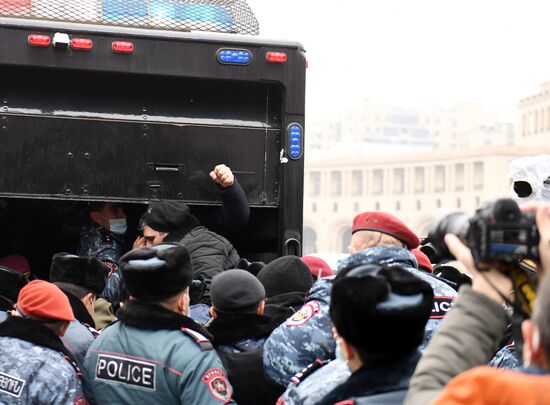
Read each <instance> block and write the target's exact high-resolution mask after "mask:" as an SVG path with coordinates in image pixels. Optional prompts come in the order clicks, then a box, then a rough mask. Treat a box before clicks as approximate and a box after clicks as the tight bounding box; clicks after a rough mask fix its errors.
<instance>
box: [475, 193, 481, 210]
mask: <svg viewBox="0 0 550 405" xmlns="http://www.w3.org/2000/svg"><path fill="white" fill-rule="evenodd" d="M480 204H481V198H480V197H479V196H478V197H476V208H477V207H479V205H480Z"/></svg>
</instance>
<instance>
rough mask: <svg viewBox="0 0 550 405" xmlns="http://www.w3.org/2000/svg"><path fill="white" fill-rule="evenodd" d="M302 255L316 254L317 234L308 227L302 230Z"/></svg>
mask: <svg viewBox="0 0 550 405" xmlns="http://www.w3.org/2000/svg"><path fill="white" fill-rule="evenodd" d="M303 250H304V251H303V254H304V255H309V254H311V253H315V252H317V234H316V233H315V231H314V230H313V229H311V228H309V227H305V228H304V246H303Z"/></svg>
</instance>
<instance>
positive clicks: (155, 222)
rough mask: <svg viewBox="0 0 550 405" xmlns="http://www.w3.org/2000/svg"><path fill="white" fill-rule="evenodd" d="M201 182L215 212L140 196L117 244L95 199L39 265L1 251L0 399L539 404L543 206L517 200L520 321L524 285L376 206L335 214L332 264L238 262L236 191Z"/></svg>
mask: <svg viewBox="0 0 550 405" xmlns="http://www.w3.org/2000/svg"><path fill="white" fill-rule="evenodd" d="M210 177H211V179H212V181H214V182H215V183H216V184H217V186H218V190H219V192H220V195H221V200H222V205H221V206H220V207H219V208H217V211H214V212H212V213H211V215H209V216H208V217H205V218H200V217H197V216H196V215H194V214H193V213H192V212H191V210H190V208H189V206H187V205H186V204H185V203H182V202H174V201H155V202H151V203H150V204H149V205H148V206H147V208H146V210H145V212H144V213H143V215H142V216H141V219H140V223H139V229H140V232H141V233H140V235H139V236H138V237H137V239H135V241H134V242H133V246H132V248H131V249H130V250H129V251H127V252H125V251H124V250H125V249H124V237H125V235H126V233H127V224H126V212H125V209H124V206H122V205H120V204H116V203H111V202H105V203H99V202H98V203H95V202H94V203H91V204H90V205H89V206H88V215H87V219H86V221H85V223H84V224H83V225H82V231H81V235H80V241H79V244H78V247H77V249H76V250H75V252H71V253H65V252H59V253H57V254H55V255H54V256H53V258H52V260H51V263H50V266H49V274H48V277H42V278H43V279H39V278H36V277H33V275H32V274H33V273H34V269H33V268H30V267H29V264H28V261H27V260H26V258H25V257H22V256H20V255H17V254H12V255H9V256H6V257H4V258H2V259H0V357H1V359H2V360H1V361H0V403H2V404H31V403H32V404H78V405H84V404H88V403H89V404H137V403H150V404H198V405H207V404H219V403H224V404H229V403H231V404H232V403H237V404H241V405H243V404H245V405H246V404H259V405H260V404H277V405H309V404H311V405H314V404H322V405H336V404H339V405H351V404H388V405H389V404H407V405H421V404H422V405H424V404H457V405H458V404H493V403H495V404H496V403H498V404H522V405H523V404H527V405H529V404H533V405H534V404H545V403H550V393H548V391H546V389H545V388H546V384H547V383H548V381H549V379H548V377H547V373H548V371H549V370H550V316H549V315H548V314H550V279H548V278H547V277H543V275H544V274H545V271H548V269H549V266H550V207H549V206H548V205H543V204H539V205H536V204H532V205H530V206H528V207H525V208H524V209H526V210H530V211H533V212H535V213H536V214H535V215H536V225H537V229H538V234H539V236H540V243H539V245H538V255H539V257H540V263H535V264H534V265H532V266H530V267H529V266H523V267H522V271H524V272H528V273H529V274H528V276H529V277H530V278H531V279H533V280H534V282H535V284H537V285H538V289H537V292H536V301H535V305H534V311H533V313H532V316H531V317H530V319H523V318H522V319H521V322H518V321H517V319H518V317H517V313H516V311H517V310H518V305H517V302H516V301H517V295H516V294H515V289H516V288H520V287H521V286H519V287H518V286H517V285H515V284H514V283H513V282H512V279H511V278H510V277H509V276H508V275H507V274H506V272H504V271H503V269H502V268H501V267H502V266H500V264H499V263H486V265H485V266H484V267H483V269H482V270H483V271H480V269H479V268H478V267H479V266H478V263H476V262H475V261H474V259H473V257H472V253H471V251H470V249H469V248H468V247H467V246H466V245H465V244H464V241H463V240H461V239H459V238H458V237H457V236H455V235H452V234H447V235H446V236H445V237H444V243H445V244H446V246H447V247H448V249H449V251H450V252H451V253H452V255H453V256H454V258H456V261H450V262H445V263H431V262H430V259H429V258H428V257H427V256H426V255H425V254H424V253H423V252H422V251H421V250H420V249H419V247H420V244H421V240H420V239H419V237H418V236H417V235H416V234H415V233H414V232H413V231H412V230H411V229H410V228H409V227H408V226H407V225H406V224H405V223H403V222H402V221H401V220H399V219H398V218H396V217H395V216H393V215H391V214H389V213H385V212H364V213H361V214H358V215H356V216H355V218H353V219H352V218H350V224H351V226H352V236H351V243H350V246H349V256H347V257H346V258H344V259H342V260H340V261H339V262H338V265H337V268H335V269H333V268H331V267H330V266H329V265H328V264H327V263H326V262H325V261H323V260H322V258H320V257H316V256H304V257H301V258H299V257H295V256H283V257H280V258H277V259H275V260H272V261H270V262H269V263H263V262H257V261H256V262H249V261H248V260H246V258H243V257H240V255H239V253H238V252H237V250H236V249H235V247H234V246H233V244H232V243H231V241H230V240H228V238H226V237H224V236H222V234H225V235H227V234H229V233H230V232H232V231H235V230H238V229H241V228H242V227H244V226H245V225H246V223H247V221H248V218H249V215H250V210H249V207H248V203H247V201H246V196H245V193H244V191H243V189H242V188H241V186H240V185H239V183H238V181H237V179H236V178H235V176H234V175H233V173H232V172H231V170H230V169H229V168H228V167H227V166H225V165H218V166H216V167H215V168H214V170H213V171H212V172H211V173H210ZM518 266H519V264H518ZM42 271H43V269H42ZM532 299H533V300H535V297H532Z"/></svg>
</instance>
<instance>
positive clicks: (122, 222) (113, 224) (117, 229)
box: [109, 218, 128, 235]
mask: <svg viewBox="0 0 550 405" xmlns="http://www.w3.org/2000/svg"><path fill="white" fill-rule="evenodd" d="M127 229H128V226H127V225H126V218H120V219H110V220H109V230H110V231H111V232H112V233H114V234H115V235H124V234H125V233H126V230H127Z"/></svg>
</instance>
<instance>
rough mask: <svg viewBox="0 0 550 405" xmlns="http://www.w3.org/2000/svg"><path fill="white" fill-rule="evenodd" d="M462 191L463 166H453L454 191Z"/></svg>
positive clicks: (459, 164) (458, 164) (460, 164)
mask: <svg viewBox="0 0 550 405" xmlns="http://www.w3.org/2000/svg"><path fill="white" fill-rule="evenodd" d="M462 190H464V164H462V163H457V164H456V165H455V191H462Z"/></svg>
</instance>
